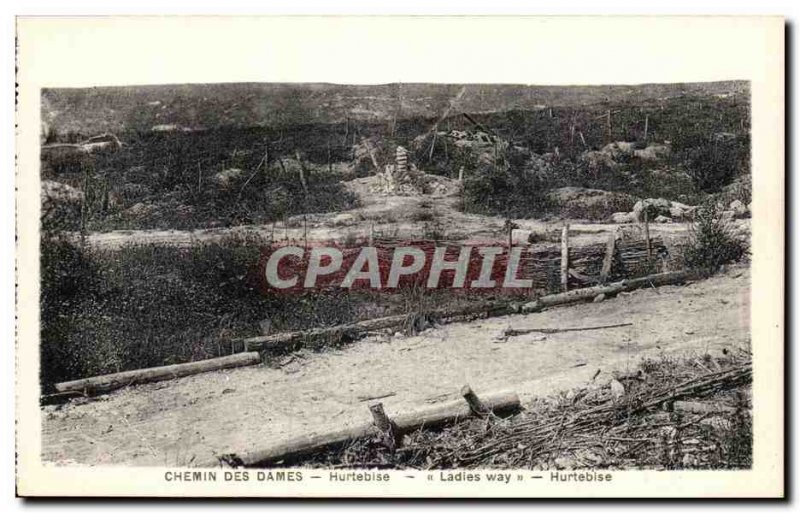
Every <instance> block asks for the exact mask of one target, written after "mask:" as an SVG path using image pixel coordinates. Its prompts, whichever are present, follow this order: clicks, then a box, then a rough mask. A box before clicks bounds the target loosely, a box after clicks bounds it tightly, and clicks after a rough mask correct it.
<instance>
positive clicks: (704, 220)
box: [684, 202, 748, 273]
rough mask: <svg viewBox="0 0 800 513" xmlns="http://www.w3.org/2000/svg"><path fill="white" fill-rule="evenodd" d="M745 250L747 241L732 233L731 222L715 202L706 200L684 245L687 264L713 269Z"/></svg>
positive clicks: (709, 271) (728, 261)
mask: <svg viewBox="0 0 800 513" xmlns="http://www.w3.org/2000/svg"><path fill="white" fill-rule="evenodd" d="M747 251H748V248H747V243H746V242H745V241H744V240H742V239H741V238H739V237H737V236H736V235H735V234H734V233H733V230H732V228H731V225H730V222H729V221H727V220H726V219H725V218H724V217H723V215H722V210H721V208H720V207H719V206H718V205H717V204H716V203H715V202H707V203H705V204H703V205H701V206H700V207H699V208H698V209H697V211H696V213H695V218H694V222H693V223H692V225H691V226H690V236H689V241H688V243H687V244H686V247H685V248H684V259H685V262H686V266H687V267H689V268H691V269H697V270H700V271H703V272H706V273H713V272H716V271H718V270H719V268H720V267H721V266H722V265H723V264H727V263H731V262H737V261H739V260H741V259H742V258H743V257H744V256H745V255H746V254H747Z"/></svg>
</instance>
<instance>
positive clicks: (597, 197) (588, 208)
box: [547, 187, 636, 220]
mask: <svg viewBox="0 0 800 513" xmlns="http://www.w3.org/2000/svg"><path fill="white" fill-rule="evenodd" d="M547 198H548V200H549V201H551V202H552V203H554V204H555V205H558V207H559V208H560V216H561V217H563V218H572V219H596V220H602V219H607V218H608V216H609V214H611V213H612V212H615V211H621V210H627V209H630V208H633V206H634V204H635V203H636V198H635V197H633V196H631V195H630V194H625V193H621V192H614V191H604V190H602V189H588V188H585V187H560V188H558V189H554V190H552V191H550V192H549V193H548V194H547Z"/></svg>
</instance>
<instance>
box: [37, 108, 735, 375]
mask: <svg viewBox="0 0 800 513" xmlns="http://www.w3.org/2000/svg"><path fill="white" fill-rule="evenodd" d="M184 101H188V100H186V99H184ZM437 101H438V100H437ZM288 112H290V111H287V114H286V115H287V116H289V114H288ZM609 112H611V130H610V131H609V129H608V128H609V127H608V113H609ZM298 115H299V114H298ZM749 116H750V114H749V105H748V102H747V101H743V100H742V99H741V98H739V97H725V98H718V97H715V96H709V95H706V96H679V97H672V98H667V99H654V98H652V97H648V98H647V99H646V100H643V101H634V99H632V100H631V101H622V100H620V99H619V98H617V99H615V100H614V101H613V102H612V101H611V100H609V101H600V102H597V103H594V104H592V105H589V106H582V107H572V106H555V107H553V108H546V109H540V108H537V109H530V110H512V111H505V112H488V113H483V114H480V113H479V114H474V115H471V116H470V117H471V118H472V119H471V120H470V119H467V118H466V117H465V116H462V115H461V114H460V113H456V112H453V113H451V115H450V116H449V117H447V118H446V119H444V120H442V121H441V123H440V124H439V125H438V127H437V128H438V130H439V131H447V130H466V129H469V130H472V131H474V130H476V123H477V124H478V125H479V126H480V129H481V130H488V131H490V132H492V133H493V134H494V135H496V137H497V138H498V140H501V141H504V142H506V143H507V145H505V146H503V147H502V148H500V149H496V150H495V151H493V152H492V155H491V158H490V159H488V160H487V159H486V158H482V155H481V153H480V152H478V151H474V150H473V149H470V148H463V147H462V148H458V147H456V146H455V145H454V144H453V142H452V141H450V142H448V140H447V138H438V139H433V138H432V137H431V136H429V137H427V138H424V137H423V138H420V136H421V135H423V134H426V133H427V134H430V133H432V131H431V127H432V126H433V124H434V123H435V121H436V119H434V118H431V117H430V116H427V117H423V116H420V117H407V118H398V119H390V120H388V121H387V120H377V121H376V120H372V121H358V122H356V121H355V120H351V119H347V120H344V121H337V122H333V123H320V122H312V123H300V124H292V123H289V122H288V121H289V120H290V117H291V116H289V117H286V119H285V120H284V121H286V122H285V123H276V124H274V125H270V126H260V127H241V126H237V125H236V124H233V125H219V126H216V127H215V128H214V129H211V130H195V131H180V130H178V131H170V132H152V131H149V130H148V129H145V126H146V123H145V121H147V122H149V121H150V120H149V118H148V119H144V120H142V119H140V120H139V121H136V122H135V123H134V122H131V123H128V124H127V125H124V128H125V130H124V131H122V132H119V133H118V134H117V135H118V136H119V138H120V139H121V140H122V141H123V147H122V148H121V149H120V150H119V151H116V152H110V153H106V154H98V155H97V156H95V157H93V159H92V160H91V161H90V162H89V163H85V164H84V165H81V166H64V167H54V168H47V169H44V170H43V178H44V179H50V180H57V181H59V182H62V183H66V184H69V185H71V186H73V187H75V188H76V189H79V190H81V191H82V192H83V193H84V199H83V201H82V202H81V204H80V205H79V206H78V208H77V210H75V209H72V210H70V209H69V208H64V209H63V210H61V211H57V212H56V213H55V215H50V216H49V217H47V218H46V219H45V220H44V221H45V222H43V231H42V234H43V235H42V245H41V264H42V266H41V269H42V289H41V290H42V296H41V308H42V317H41V319H42V323H41V337H42V338H41V348H42V366H41V372H42V382H43V384H44V385H45V387H47V386H49V385H50V384H52V383H54V382H58V381H61V380H65V379H73V378H78V377H85V376H89V375H96V374H101V373H108V372H115V371H121V370H128V369H132V368H139V367H146V366H154V365H164V364H170V363H177V362H185V361H190V360H197V359H202V358H208V357H212V356H219V355H224V354H229V353H231V352H232V351H235V350H237V349H238V348H236V347H234V346H235V344H234V343H233V342H232V340H234V339H235V338H237V337H242V336H253V335H255V334H258V333H259V332H261V331H262V330H263V329H264V324H263V323H264V321H269V324H270V326H271V327H270V329H271V330H287V329H301V328H306V327H311V326H320V325H329V324H338V323H342V322H346V321H348V320H352V319H358V318H365V317H374V316H377V315H383V314H388V313H397V312H405V311H409V309H410V308H411V309H414V308H417V307H416V306H414V305H409V304H406V303H407V302H406V303H404V301H405V299H404V298H402V297H399V298H398V297H388V298H387V297H385V295H380V296H376V295H374V294H373V295H369V294H367V295H358V294H350V295H342V296H336V297H332V296H330V295H308V296H303V295H298V296H293V297H288V298H287V297H282V298H275V297H270V296H265V295H263V294H262V293H261V292H260V291H259V290H258V280H257V278H256V276H255V274H256V273H257V271H256V269H255V266H256V264H257V262H258V260H259V256H260V249H259V247H258V246H257V244H256V243H255V242H254V241H249V240H241V239H230V240H226V241H222V242H217V243H205V244H200V245H196V246H193V247H191V248H175V247H163V246H128V247H123V248H121V249H118V250H109V251H99V250H91V251H90V250H89V249H87V248H86V247H84V246H83V245H82V244H80V243H76V242H75V240H76V239H75V238H70V237H67V236H65V232H68V231H77V230H79V229H81V230H84V231H103V230H110V229H122V228H125V229H143V228H177V229H191V228H207V227H215V226H231V225H240V224H249V223H266V222H269V221H273V220H282V219H285V218H287V217H289V216H292V215H297V214H303V213H312V212H330V211H339V210H345V209H348V208H352V207H353V206H355V205H356V202H357V198H355V197H354V196H353V195H352V194H350V193H348V192H347V191H346V189H345V188H344V187H343V185H342V181H343V180H345V179H349V178H353V177H354V176H359V175H364V174H367V173H372V172H374V170H373V168H372V166H371V165H360V164H359V163H358V162H357V161H356V159H355V158H354V157H355V153H356V152H355V147H356V146H358V145H359V144H363V141H364V140H367V139H368V140H370V141H373V144H374V149H375V157H376V159H377V161H378V163H379V165H380V166H382V165H383V164H386V163H389V162H391V161H392V159H393V156H394V149H395V147H396V145H398V144H401V145H403V146H405V147H407V148H409V149H411V150H412V162H415V163H416V165H417V166H418V167H419V168H420V169H421V170H423V171H425V172H428V173H433V174H439V175H443V176H448V177H452V178H455V177H457V176H458V174H459V170H460V169H462V168H463V169H464V171H463V172H464V177H465V182H464V191H463V206H464V208H465V210H467V211H469V212H476V213H485V214H492V215H502V216H506V217H510V218H523V217H534V216H545V215H549V214H552V213H553V212H555V211H556V210H555V209H556V208H558V205H554V204H553V202H552V200H551V199H549V196H548V192H549V191H551V190H553V189H557V188H559V187H567V186H574V187H585V188H594V189H603V190H607V191H617V192H620V193H626V194H627V195H630V196H631V197H665V198H667V199H675V200H679V201H683V202H686V203H691V204H695V203H699V202H700V201H701V200H704V199H708V198H709V197H712V199H713V198H714V197H719V198H722V199H723V200H724V201H725V202H730V201H732V200H734V199H740V200H741V201H743V202H744V203H749V198H750V181H749V173H750V165H749V124H750V121H749V120H750V117H749ZM131 119H134V118H131ZM134 120H135V119H134ZM645 120H646V123H647V125H648V126H647V138H646V139H645V128H644V124H645ZM187 122H188V121H187ZM76 126H78V128H81V127H80V126H79V125H76ZM720 134H721V135H720ZM89 135H93V134H91V133H82V132H80V131H75V130H65V131H62V132H58V131H55V132H52V133H51V134H50V142H76V141H80V140H82V139H84V138H85V137H87V136H89ZM667 140H668V141H670V142H671V152H670V153H669V155H668V156H667V157H666V158H664V159H661V160H653V161H643V160H641V159H636V158H628V157H624V156H623V157H618V158H617V160H616V161H615V162H614V165H608V163H604V162H600V164H599V165H590V162H589V161H588V160H587V159H586V157H585V154H586V152H589V151H592V150H598V149H600V148H602V147H603V146H605V145H606V144H607V143H609V142H613V141H631V142H636V143H637V147H639V148H644V147H646V145H647V144H648V142H653V141H655V142H659V143H661V142H663V141H667ZM556 148H558V153H559V158H558V159H556V160H550V161H547V162H546V163H544V164H543V161H542V159H541V158H539V157H540V156H541V155H542V154H545V153H554V152H555V151H556ZM362 164H363V163H362ZM232 169H234V170H238V171H237V172H235V173H231V174H225V173H226V172H228V171H230V170H232ZM712 195H713V196H712ZM619 197H620V198H622V199H621V200H620V201H619V203H615V204H613V205H611V206H610V207H609V208H612V209H616V208H618V209H622V210H624V209H629V208H630V206H631V205H630V201H629V200H627V199H625V197H624V196H622V195H620V196H619ZM710 203H713V201H711V202H710ZM611 211H614V210H611ZM581 215H584V216H589V214H588V213H587V212H582V213H581ZM607 215H608V212H606V211H598V212H596V213H591V216H590V217H591V218H595V217H596V218H598V219H602V218H604V216H607ZM431 217H432V215H431ZM416 220H417V221H423V220H426V221H432V219H430V218H427V219H422V218H420V219H416ZM735 244H736V242H735V240H734V239H732V238H731V237H730V234H729V232H728V231H727V228H726V225H725V224H724V221H722V220H720V213H719V212H717V211H716V210H715V211H708V212H706V211H705V210H703V211H701V216H700V217H699V219H698V224H697V231H696V238H695V239H694V244H693V245H692V246H691V247H690V248H689V250H688V252H687V255H686V257H687V263H689V264H690V265H692V266H696V267H709V268H716V267H718V266H719V265H721V264H722V263H725V262H728V261H731V260H736V259H738V258H740V257H741V256H743V254H744V252H745V251H746V248H744V249H743V248H740V247H738V246H736V245H735ZM720 252H722V254H720Z"/></svg>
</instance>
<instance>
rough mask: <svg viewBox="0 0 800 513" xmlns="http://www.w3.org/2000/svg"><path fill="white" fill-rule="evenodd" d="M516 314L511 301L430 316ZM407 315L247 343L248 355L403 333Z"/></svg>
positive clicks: (441, 318) (453, 317)
mask: <svg viewBox="0 0 800 513" xmlns="http://www.w3.org/2000/svg"><path fill="white" fill-rule="evenodd" d="M509 313H513V309H512V303H511V302H510V301H481V302H477V303H474V304H470V305H465V306H459V307H455V308H445V309H440V310H434V311H432V312H429V313H428V314H427V315H428V316H429V317H430V318H431V319H433V320H435V321H436V322H454V321H457V320H461V319H464V318H469V317H472V316H476V315H485V316H487V317H488V316H495V315H507V314H509ZM408 319H409V317H408V315H405V314H402V315H392V316H388V317H379V318H377V319H367V320H364V321H359V322H354V323H350V324H344V325H341V326H331V327H328V328H318V329H313V330H305V331H292V332H288V333H276V334H274V335H264V336H260V337H252V338H247V339H244V345H245V351H292V350H295V349H299V348H301V347H310V348H313V347H317V346H323V345H328V344H336V343H342V342H347V341H350V340H357V339H358V338H360V337H362V336H365V335H366V334H367V333H369V332H372V331H380V330H385V329H395V330H397V329H402V328H403V327H404V326H405V324H406V322H407V321H408Z"/></svg>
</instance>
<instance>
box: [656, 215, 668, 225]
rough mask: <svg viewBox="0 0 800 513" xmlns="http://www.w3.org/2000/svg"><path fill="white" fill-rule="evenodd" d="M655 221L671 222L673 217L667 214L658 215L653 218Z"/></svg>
mask: <svg viewBox="0 0 800 513" xmlns="http://www.w3.org/2000/svg"><path fill="white" fill-rule="evenodd" d="M653 222H655V223H662V224H663V223H671V222H672V218H670V217H667V216H658V217H656V218H655V219H653Z"/></svg>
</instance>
